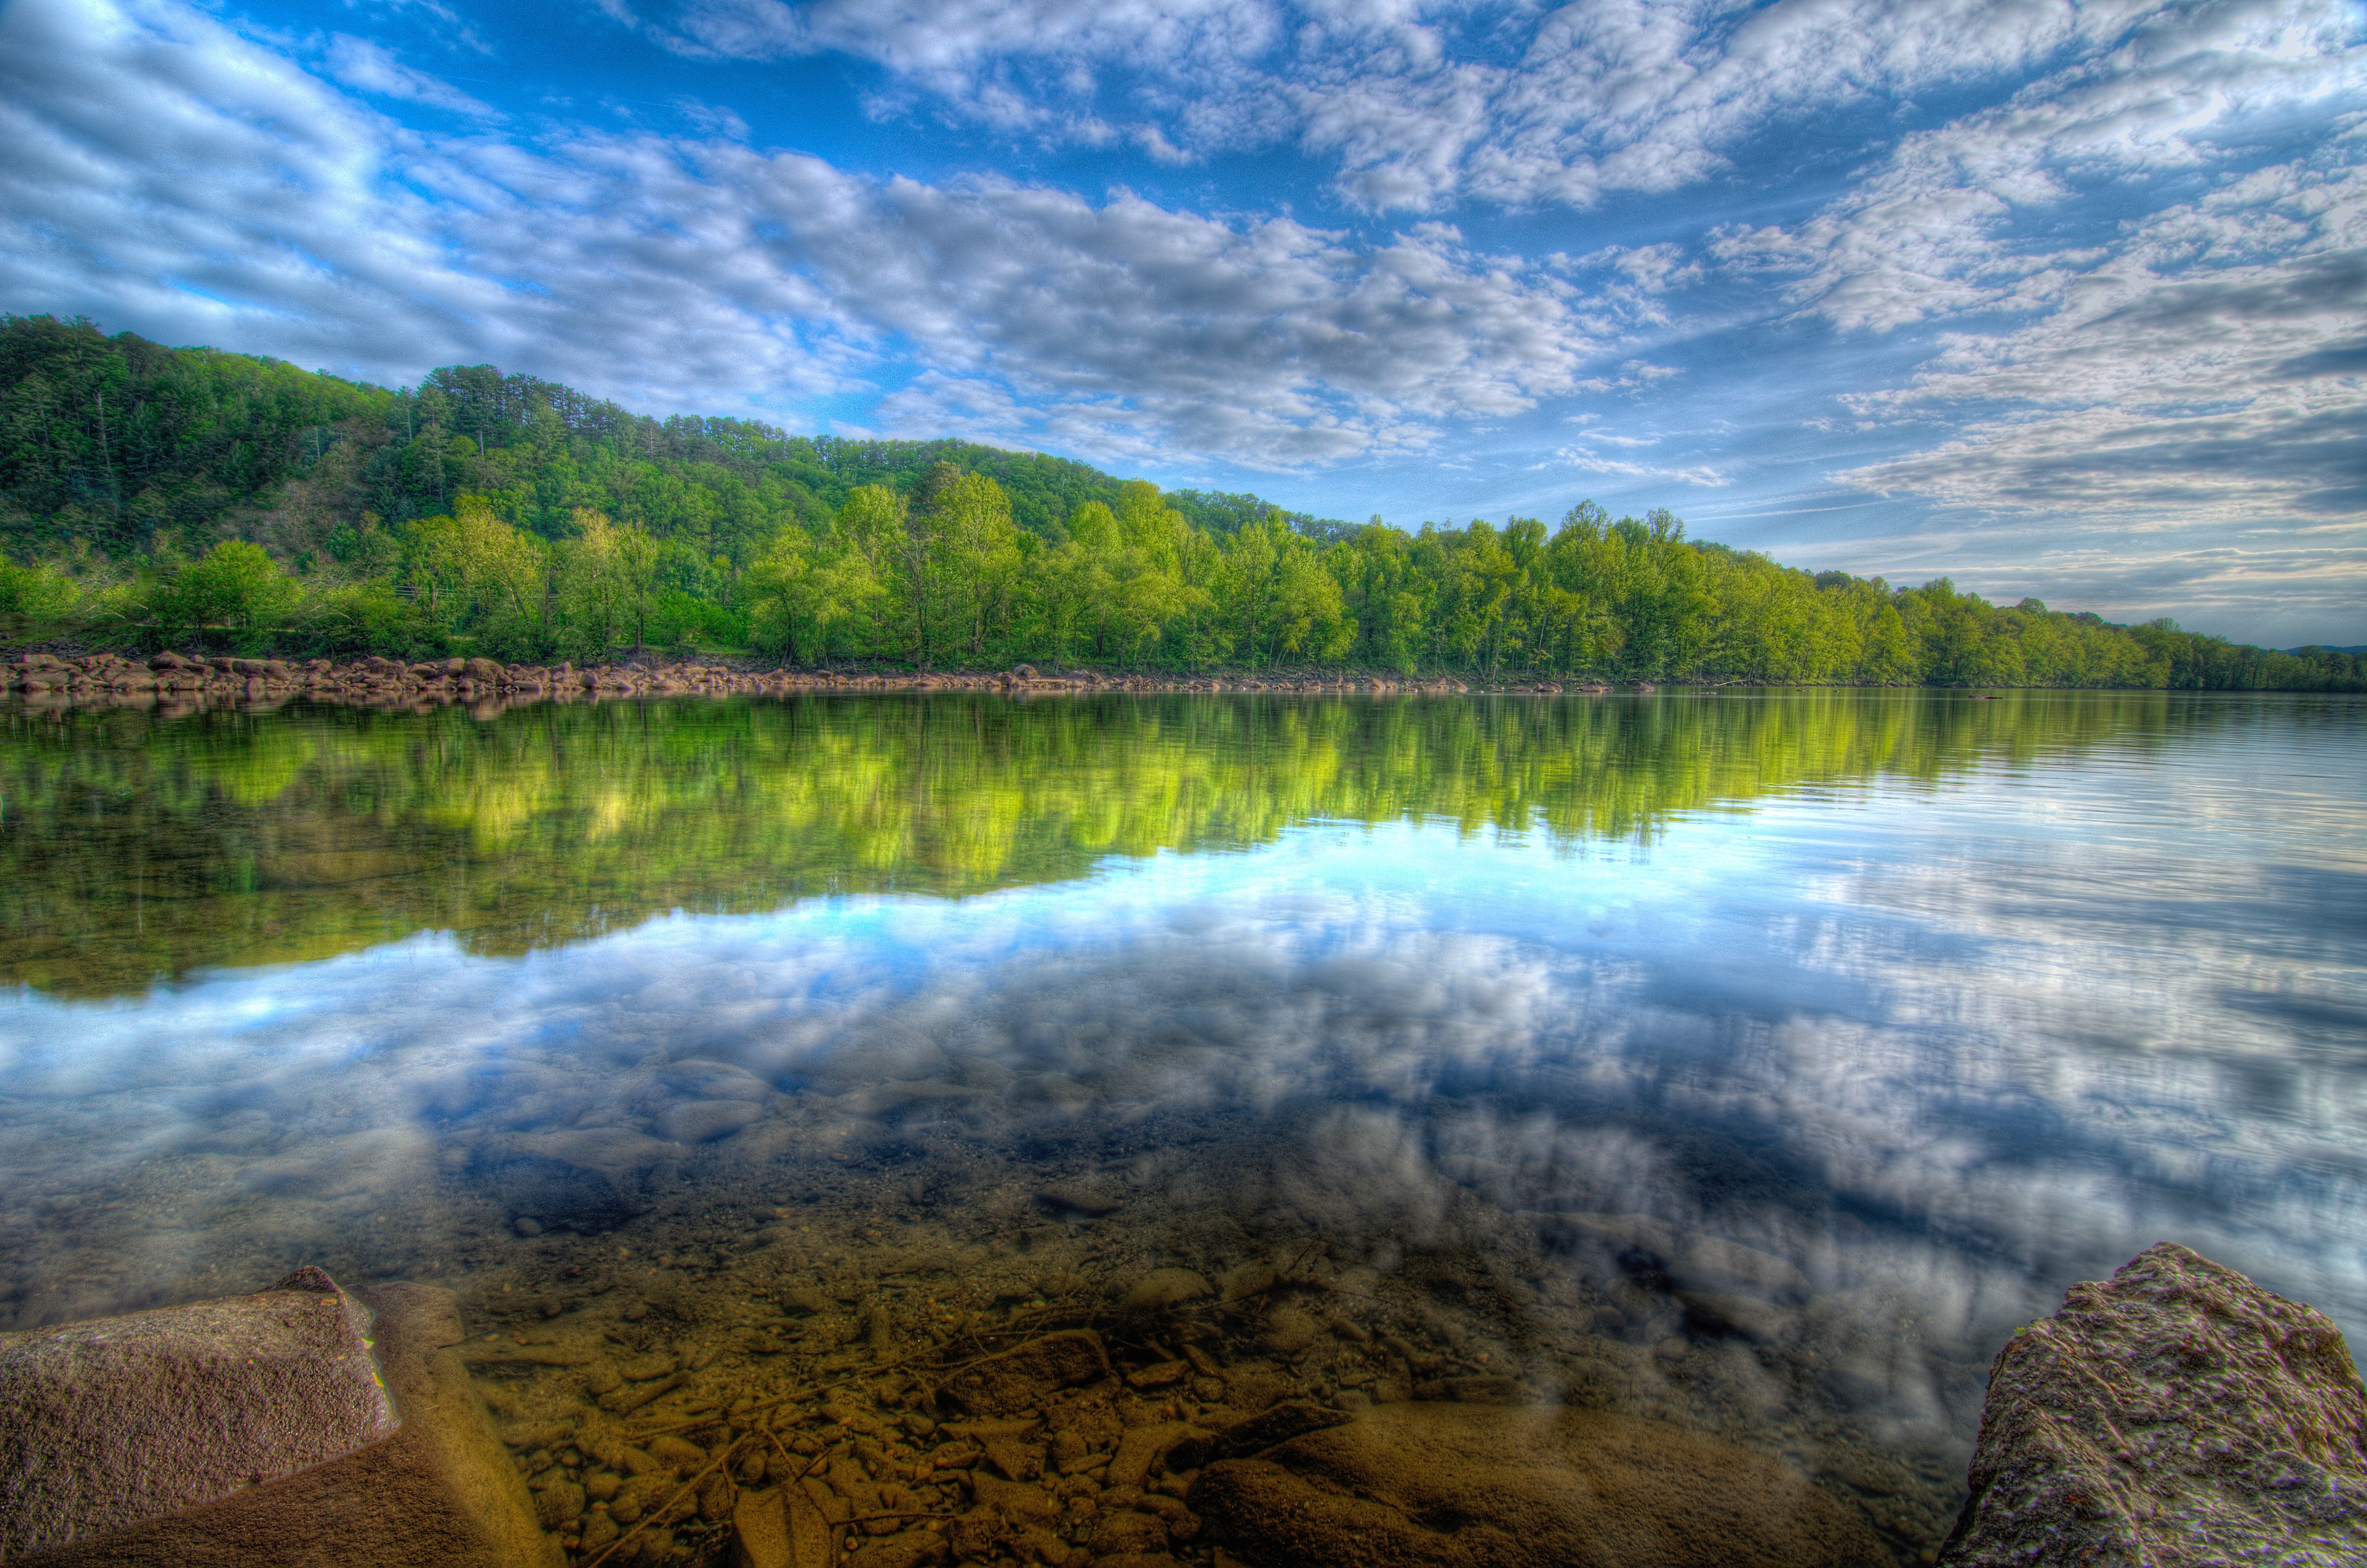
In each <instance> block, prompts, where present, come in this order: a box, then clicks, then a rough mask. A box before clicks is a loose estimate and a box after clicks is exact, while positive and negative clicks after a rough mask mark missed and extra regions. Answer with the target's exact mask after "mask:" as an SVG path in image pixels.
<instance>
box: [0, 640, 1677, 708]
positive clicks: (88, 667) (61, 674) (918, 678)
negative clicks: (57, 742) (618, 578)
mask: <svg viewBox="0 0 2367 1568" xmlns="http://www.w3.org/2000/svg"><path fill="white" fill-rule="evenodd" d="M5 685H6V689H8V690H10V691H12V692H14V693H15V694H17V695H18V696H20V697H22V698H24V699H25V700H27V701H28V702H49V703H59V702H63V703H74V704H85V705H126V704H137V705H149V704H154V705H190V706H195V705H218V704H223V703H241V704H260V705H278V704H282V703H289V702H294V701H299V700H303V701H311V702H328V703H340V704H349V705H365V706H373V707H418V706H443V705H451V704H464V705H469V706H470V707H472V708H474V707H479V706H483V705H500V706H512V705H518V704H521V703H528V702H554V701H555V702H585V701H590V702H599V701H616V700H620V699H628V698H649V697H722V696H787V695H791V694H798V693H807V692H824V693H841V692H844V693H853V692H981V693H996V694H1004V695H1059V694H1067V695H1092V694H1101V693H1170V694H1210V693H1217V692H1277V693H1305V694H1323V695H1344V694H1362V695H1370V696H1383V695H1395V694H1416V695H1429V696H1460V695H1465V694H1470V693H1474V692H1478V693H1483V694H1504V695H1521V694H1526V695H1547V696H1550V695H1558V694H1562V693H1564V692H1585V693H1592V694H1603V693H1608V692H1610V691H1611V690H1612V689H1613V688H1612V687H1611V686H1610V685H1609V684H1607V683H1606V682H1601V681H1580V682H1559V681H1527V682H1522V681H1498V682H1478V683H1477V684H1474V683H1473V682H1466V681H1462V680H1457V679H1455V678H1453V677H1431V678H1427V679H1416V678H1412V677H1389V676H1381V675H1375V674H1370V673H1365V674H1348V673H1341V672H1337V671H1328V672H1327V671H1268V672H1266V673H1264V674H1254V673H1250V674H1244V673H1239V672H1233V673H1226V674H1203V675H1173V674H1127V675H1112V674H1105V673H1103V672H1100V671H1086V670H1068V671H1039V670H1037V669H1036V667H1034V666H1032V665H1026V664H1022V665H1018V666H1015V667H1014V668H1012V669H1009V670H998V671H899V670H818V669H804V670H801V669H796V668H793V667H790V666H787V665H777V666H762V665H752V664H750V663H749V662H748V661H746V660H711V661H699V660H662V659H655V658H650V659H642V660H630V661H627V662H622V663H616V662H611V663H603V664H587V665H583V666H581V667H578V666H576V665H574V664H572V663H566V662H562V663H559V664H502V663H498V662H496V661H495V660H490V659H445V660H433V661H429V662H421V663H405V662H404V661H402V660H396V659H386V658H381V657H379V656H377V655H371V656H369V657H368V658H364V659H358V660H346V661H345V662H343V663H340V662H337V661H336V660H328V659H313V660H302V661H298V660H284V659H236V658H226V657H225V658H207V657H204V656H201V655H195V654H182V653H160V654H158V655H156V656H155V657H154V658H153V659H149V660H134V659H128V658H125V657H123V656H121V655H119V654H112V653H92V654H82V655H71V656H62V655H58V654H48V653H33V654H25V655H21V656H19V657H18V658H17V660H14V661H12V662H11V663H10V664H9V665H7V666H6V681H5ZM1632 689H1635V690H1638V691H1650V690H1652V687H1651V686H1650V685H1649V684H1648V683H1645V682H1637V683H1636V684H1635V685H1634V687H1633V688H1632Z"/></svg>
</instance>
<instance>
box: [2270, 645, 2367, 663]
mask: <svg viewBox="0 0 2367 1568" xmlns="http://www.w3.org/2000/svg"><path fill="white" fill-rule="evenodd" d="M2278 651H2280V652H2282V653H2296V654H2298V653H2347V654H2350V656H2351V657H2352V658H2354V659H2355V658H2357V657H2358V656H2359V655H2361V654H2362V653H2367V642H2354V643H2350V644H2348V645H2346V646H2343V647H2339V648H2338V647H2336V646H2335V645H2333V644H2332V643H2324V642H2314V643H2308V644H2305V646H2303V647H2300V648H2287V649H2279V650H2278Z"/></svg>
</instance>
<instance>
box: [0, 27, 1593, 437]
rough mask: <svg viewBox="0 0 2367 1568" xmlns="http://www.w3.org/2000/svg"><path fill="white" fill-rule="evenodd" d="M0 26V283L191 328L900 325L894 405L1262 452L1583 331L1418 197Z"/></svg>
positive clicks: (851, 363) (1510, 390)
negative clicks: (672, 130)
mask: <svg viewBox="0 0 2367 1568" xmlns="http://www.w3.org/2000/svg"><path fill="white" fill-rule="evenodd" d="M0 28H5V40H6V48H5V50H0V61H5V62H4V63H0V73H5V75H0V82H5V85H6V95H5V96H6V104H5V106H0V128H5V130H6V133H7V135H8V139H9V141H10V143H11V145H12V147H14V148H15V149H16V156H14V157H13V158H12V159H11V160H10V161H9V164H8V167H7V168H6V171H5V172H0V212H5V213H6V214H7V217H6V219H5V220H0V221H5V223H6V228H5V230H0V232H5V233H6V236H7V240H6V244H5V247H0V250H5V258H4V259H0V290H5V294H6V299H8V301H9V302H10V303H11V304H12V305H14V306H16V307H17V308H20V309H41V308H51V307H53V306H54V305H55V304H56V303H57V302H58V301H61V300H74V301H81V302H84V303H83V306H82V308H84V309H87V310H93V311H94V312H95V313H97V314H100V315H103V316H105V317H107V318H108V320H109V321H110V322H113V323H119V324H130V325H134V326H138V327H141V328H142V330H146V331H149V332H151V333H162V334H163V335H166V336H169V337H172V338H174V339H175V340H176V341H187V340H189V339H191V338H209V339H213V340H216V341H227V342H231V343H233V344H239V345H241V346H250V347H254V348H256V349H261V350H264V351H267V352H275V353H278V354H282V355H288V356H289V357H293V358H298V359H300V360H302V361H304V362H307V363H315V364H317V363H323V362H324V361H326V362H330V363H334V364H339V365H351V366H356V367H363V368H366V369H368V370H372V371H374V372H376V373H378V374H381V375H391V376H395V377H402V378H407V377H409V376H413V375H415V374H417V373H418V372H420V371H421V370H424V369H425V368H426V367H429V366H432V365H435V364H438V363H451V362H455V361H465V360H472V359H488V358H489V359H492V360H494V361H496V362H498V363H501V364H504V365H505V366H507V367H513V368H520V369H532V370H536V371H538V372H539V373H542V374H546V375H552V376H558V377H562V378H568V379H572V380H574V381H577V382H579V383H582V384H584V385H587V386H591V387H595V388H599V389H604V390H608V391H611V392H614V393H621V394H625V395H632V396H639V397H640V398H642V399H645V400H656V401H659V402H661V403H671V404H674V406H682V405H684V404H685V403H698V404H702V405H706V406H713V405H714V404H715V403H716V402H717V401H718V400H726V399H730V398H731V397H733V396H735V395H737V394H740V393H742V392H746V391H751V390H756V391H760V392H761V393H762V394H763V395H764V397H765V398H766V399H767V400H769V401H771V402H772V403H774V404H775V405H776V406H777V405H778V404H780V403H783V402H786V401H790V400H795V399H797V398H799V397H803V396H811V395H819V394H823V393H831V392H844V391H856V392H860V391H862V390H863V389H866V386H867V385H868V384H869V383H868V378H869V377H870V376H871V375H872V374H873V373H874V371H875V369H877V368H878V367H883V366H885V365H886V364H888V363H889V361H890V360H891V359H896V360H903V361H909V362H916V363H917V366H918V367H919V368H920V369H921V370H922V371H923V372H924V374H923V376H922V377H921V378H920V379H919V380H918V381H916V382H914V383H913V385H912V387H911V388H910V389H907V390H906V391H905V392H903V393H901V394H899V396H897V397H896V398H893V399H891V400H889V403H888V405H887V406H886V408H885V409H884V410H883V411H882V412H883V414H884V416H885V417H886V418H887V419H888V420H889V421H890V422H895V423H903V424H907V425H911V426H912V427H914V428H918V427H919V425H921V424H924V423H927V422H929V421H931V420H934V419H937V418H940V417H945V416H958V422H959V423H963V424H964V426H965V427H967V428H972V429H975V430H978V431H979V432H980V434H999V435H1002V436H1005V437H1010V438H1018V437H1024V436H1030V435H1043V434H1059V436H1060V437H1061V439H1062V441H1063V443H1064V444H1066V445H1069V446H1070V447H1071V449H1080V450H1090V451H1094V452H1103V453H1116V452H1141V453H1144V454H1148V453H1150V452H1154V451H1164V452H1171V453H1176V454H1178V455H1180V454H1181V453H1183V452H1190V453H1206V454H1216V455H1220V456H1221V457H1224V458H1226V459H1228V460H1230V461H1234V462H1240V463H1247V464H1251V465H1262V466H1266V467H1272V468H1299V467H1305V466H1308V465H1310V464H1318V463H1324V462H1330V461H1335V460H1338V459H1340V458H1343V457H1353V456H1356V455H1358V454H1364V453H1370V452H1376V451H1390V450H1404V449H1408V448H1411V447H1418V446H1422V445H1424V444H1426V443H1427V442H1429V441H1430V440H1432V439H1433V438H1434V437H1435V435H1436V434H1437V423H1436V422H1438V421H1440V420H1443V419H1447V418H1451V417H1454V416H1457V415H1465V414H1473V413H1478V414H1488V415H1499V414H1503V413H1507V412H1516V411H1518V410H1521V409H1523V408H1526V407H1529V406H1531V405H1532V404H1533V403H1534V402H1535V400H1537V399H1538V398H1539V397H1542V396H1546V395H1549V394H1552V393H1555V392H1558V391H1560V390H1563V389H1567V388H1568V387H1569V385H1570V383H1571V382H1572V380H1573V378H1574V375H1575V369H1576V367H1577V366H1578V364H1579V363H1580V358H1581V356H1582V355H1586V354H1589V353H1591V352H1597V351H1599V349H1598V345H1596V344H1592V343H1591V341H1590V340H1589V339H1588V338H1587V336H1586V333H1585V331H1584V329H1583V328H1582V327H1581V325H1580V323H1579V322H1578V321H1577V320H1576V318H1575V317H1574V316H1573V315H1572V313H1571V311H1570V310H1569V305H1568V304H1567V303H1566V299H1567V297H1568V296H1569V287H1568V285H1566V284H1564V283H1561V282H1560V281H1559V280H1557V279H1554V278H1552V277H1549V276H1546V275H1545V274H1544V273H1542V272H1541V271H1539V270H1537V269H1535V268H1532V267H1530V266H1529V265H1526V264H1524V263H1522V262H1518V261H1514V260H1509V259H1506V258H1503V257H1498V256H1492V255H1488V254H1480V253H1478V252H1476V251H1474V250H1472V249H1471V248H1469V247H1468V246H1467V245H1466V244H1465V243H1463V241H1462V240H1461V238H1460V236H1459V235H1457V234H1456V233H1455V231H1453V230H1451V229H1447V228H1444V227H1440V226H1436V225H1426V226H1422V227H1420V228H1418V229H1416V230H1414V231H1411V232H1409V233H1405V234H1401V235H1398V236H1396V237H1394V238H1392V239H1389V240H1387V241H1385V242H1382V243H1359V242H1355V241H1352V240H1350V239H1348V238H1347V237H1345V236H1343V235H1342V234H1339V233H1336V232H1331V231H1320V230H1316V229H1310V228H1308V227H1306V226H1304V225H1301V224H1299V223H1297V222H1295V221H1292V220H1288V219H1268V220H1218V219H1212V218H1206V217H1201V216H1198V215H1195V214H1193V213H1189V212H1180V211H1171V210H1167V209H1161V208H1160V207H1157V206H1155V205H1153V204H1151V203H1150V202H1147V201H1143V200H1141V199H1138V198H1136V197H1130V196H1127V195H1124V194H1119V195H1117V196H1115V197H1111V198H1109V199H1107V200H1104V201H1103V202H1101V203H1098V204H1096V203H1093V202H1090V201H1087V200H1085V199H1083V198H1082V197H1077V196H1074V195H1071V194H1069V193H1066V192H1062V191H1058V190H1051V189H1047V188H1044V187H1041V186H1022V185H1016V184H1012V183H1007V182H999V181H977V182H971V183H968V184H963V185H957V186H930V185H925V184H922V183H919V182H915V181H912V180H902V179H889V180H885V181H878V180H873V179H868V178H865V177H862V176H858V175H851V174H848V173H846V172H844V171H842V170H839V169H836V168H833V167H832V166H831V165H829V164H825V163H823V162H821V161H820V160H818V159H815V158H811V157H805V156H799V155H795V154H786V153H765V152H758V151H755V150H753V149H752V148H750V147H748V146H746V145H745V144H744V143H742V142H740V141H735V140H731V139H729V138H709V139H703V140H687V139H663V138H657V137H649V136H615V135H597V134H593V133H589V132H585V131H583V130H575V131H571V132H567V133H564V134H561V135H559V136H556V137H553V138H551V139H549V140H546V141H540V142H537V143H532V144H528V143H526V142H522V141H510V140H498V139H494V138H491V137H475V138H470V139H463V140H448V139H447V140H441V141H437V140H431V139H428V138H425V137H423V136H421V135H418V134H416V133H413V132H411V131H408V130H404V129H402V127H401V126H399V125H397V124H396V123H394V122H393V121H391V120H389V119H387V118H383V117H381V116H379V114H377V113H376V112H375V111H373V110H371V109H369V108H368V107H365V106H363V105H362V104H360V103H358V102H357V101H356V100H354V99H352V98H349V97H346V96H342V95H340V94H338V93H337V92H335V91H334V89H332V88H330V87H329V86H328V85H325V84H324V83H323V82H322V81H321V80H320V79H319V78H317V77H314V76H312V75H310V74H308V73H305V72H304V71H302V70H301V69H300V68H299V67H298V66H297V65H295V64H294V63H293V62H291V61H289V59H287V58H286V57H285V56H283V55H281V54H278V53H277V52H275V51H271V50H268V49H266V48H263V47H261V46H258V45H256V44H255V43H254V42H252V41H249V40H245V39H240V38H238V37H237V36H235V35H234V34H232V32H230V31H229V30H227V29H226V28H222V27H221V26H220V25H218V24H216V23H214V22H212V21H210V20H209V19H206V18H204V17H200V16H198V14H196V13H194V12H190V11H188V10H186V9H183V8H180V7H177V6H169V5H161V4H158V5H146V6H141V7H140V8H138V9H123V10H119V9H113V8H109V7H108V6H102V5H96V4H88V3H85V4H79V5H77V4H74V0H22V3H20V4H19V5H17V6H15V7H14V8H12V9H11V10H10V11H9V12H8V13H7V14H6V19H5V21H4V22H0ZM339 58H341V59H343V60H344V61H345V62H346V65H347V67H348V68H350V69H352V70H355V71H357V72H358V73H363V74H365V75H371V73H375V74H374V75H371V79H373V80H377V81H389V80H398V81H408V78H396V77H392V76H390V75H389V74H388V70H389V64H388V62H386V61H385V60H384V59H382V58H381V57H379V56H377V55H374V54H369V53H364V52H357V51H347V52H346V53H345V55H343V56H341V57H339ZM357 62H358V63H357ZM412 90H413V94H414V96H417V95H418V94H419V93H422V92H424V91H425V89H421V88H418V87H416V85H413V88H412ZM133 106H136V107H137V112H136V113H135V112H133ZM996 411H1000V412H996ZM930 433H931V434H935V433H936V432H935V431H934V429H932V430H931V432H930Z"/></svg>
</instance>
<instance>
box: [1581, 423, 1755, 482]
mask: <svg viewBox="0 0 2367 1568" xmlns="http://www.w3.org/2000/svg"><path fill="white" fill-rule="evenodd" d="M1591 439H1597V440H1600V439H1604V438H1603V437H1599V436H1598V437H1591ZM1611 439H1613V440H1614V443H1615V444H1616V445H1619V446H1629V445H1635V446H1650V445H1651V443H1650V442H1648V441H1641V442H1635V443H1629V442H1625V441H1618V440H1617V439H1616V438H1615V437H1614V438H1611ZM1554 456H1555V457H1556V458H1557V459H1558V461H1559V463H1560V465H1561V466H1563V467H1565V468H1576V469H1578V470H1579V471H1580V473H1588V474H1609V475H1612V476H1614V477H1615V478H1619V479H1674V480H1676V481H1677V482H1678V483H1680V484H1689V485H1702V486H1705V487H1707V488H1709V489H1713V490H1715V489H1718V488H1720V487H1722V486H1725V485H1729V484H1732V483H1733V482H1734V481H1733V480H1732V479H1729V478H1728V477H1727V476H1726V475H1725V474H1722V473H1720V472H1718V471H1717V470H1716V468H1712V467H1710V466H1709V465H1708V464H1706V463H1688V464H1685V465H1683V466H1682V467H1677V468H1663V467H1656V466H1654V465H1652V464H1649V463H1631V462H1628V461H1627V460H1626V459H1625V458H1622V457H1604V456H1603V454H1602V453H1600V452H1591V451H1589V450H1588V449H1587V448H1585V447H1583V446H1564V447H1562V448H1561V449H1560V450H1559V451H1557V452H1556V453H1555V454H1554Z"/></svg>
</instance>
